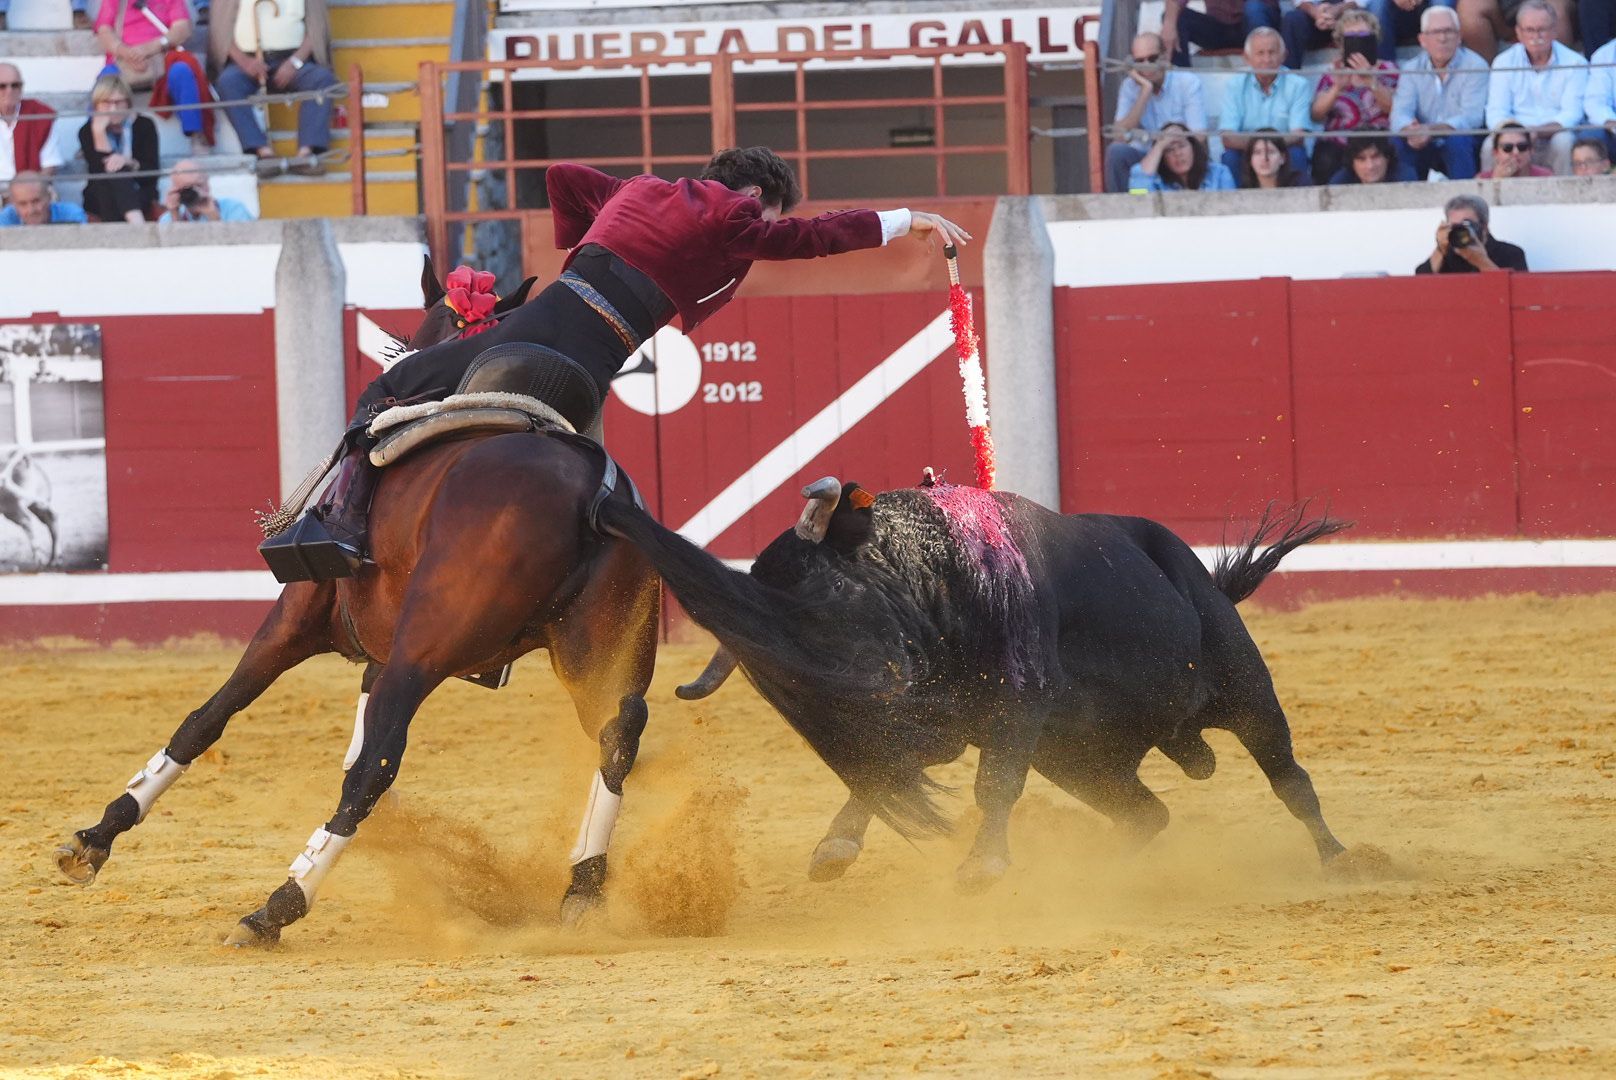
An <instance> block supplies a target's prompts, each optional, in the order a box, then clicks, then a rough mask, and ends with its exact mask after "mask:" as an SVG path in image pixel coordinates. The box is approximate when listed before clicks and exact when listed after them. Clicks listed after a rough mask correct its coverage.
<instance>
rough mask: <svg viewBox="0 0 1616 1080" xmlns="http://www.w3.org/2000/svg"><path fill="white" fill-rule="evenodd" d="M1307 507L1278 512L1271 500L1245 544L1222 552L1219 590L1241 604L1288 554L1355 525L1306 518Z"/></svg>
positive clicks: (1215, 573)
mask: <svg viewBox="0 0 1616 1080" xmlns="http://www.w3.org/2000/svg"><path fill="white" fill-rule="evenodd" d="M1307 507H1308V504H1307V503H1305V502H1303V503H1301V504H1299V505H1297V506H1293V507H1291V508H1290V509H1289V510H1283V511H1279V512H1276V511H1275V509H1274V504H1273V503H1269V504H1268V505H1267V506H1266V507H1265V508H1264V509H1263V513H1262V517H1261V519H1259V520H1258V522H1257V527H1256V528H1255V529H1253V530H1252V532H1251V535H1250V536H1249V537H1247V538H1246V540H1245V541H1244V542H1243V543H1241V544H1238V545H1236V546H1235V547H1234V548H1232V549H1231V548H1227V547H1225V548H1223V549H1222V550H1220V551H1219V552H1218V560H1217V563H1216V565H1214V566H1213V568H1212V583H1213V584H1214V585H1216V586H1217V587H1218V591H1219V592H1221V593H1223V595H1224V596H1227V597H1228V598H1229V599H1230V600H1232V601H1233V602H1234V603H1236V604H1238V603H1239V602H1240V601H1242V600H1244V599H1245V598H1246V597H1248V596H1250V595H1251V594H1252V593H1254V592H1256V591H1257V586H1259V585H1261V584H1262V583H1263V579H1264V578H1266V577H1267V576H1268V575H1269V574H1271V573H1273V572H1274V570H1275V569H1276V568H1277V567H1278V566H1279V561H1280V560H1281V559H1283V558H1284V557H1285V556H1287V555H1289V554H1290V553H1291V552H1293V551H1295V550H1296V549H1297V548H1299V547H1301V546H1302V545H1303V544H1310V543H1312V542H1313V541H1315V540H1317V539H1319V538H1320V537H1323V536H1329V535H1330V534H1331V533H1338V532H1340V531H1341V530H1342V529H1348V528H1351V527H1352V522H1350V521H1333V520H1331V519H1330V518H1329V517H1322V518H1319V519H1318V520H1317V521H1304V520H1303V519H1304V517H1305V515H1306V514H1307ZM1259 548H1260V549H1261V550H1260V551H1259V550H1258V549H1259Z"/></svg>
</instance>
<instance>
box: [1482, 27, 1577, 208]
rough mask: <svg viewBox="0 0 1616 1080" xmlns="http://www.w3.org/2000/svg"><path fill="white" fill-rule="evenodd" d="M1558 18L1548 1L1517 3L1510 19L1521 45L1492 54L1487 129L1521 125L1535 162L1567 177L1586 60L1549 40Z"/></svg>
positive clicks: (1488, 152) (1484, 149) (1486, 152)
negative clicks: (1529, 134)
mask: <svg viewBox="0 0 1616 1080" xmlns="http://www.w3.org/2000/svg"><path fill="white" fill-rule="evenodd" d="M1558 18H1559V16H1558V15H1557V14H1556V12H1555V9H1554V5H1553V4H1551V3H1550V2H1549V0H1522V3H1521V7H1520V11H1519V12H1517V14H1516V16H1515V29H1516V30H1517V32H1519V34H1520V38H1521V43H1520V44H1519V45H1511V46H1510V47H1509V48H1507V49H1505V50H1504V51H1503V52H1501V53H1499V54H1498V59H1497V60H1495V61H1493V73H1492V75H1491V76H1490V77H1489V78H1488V87H1487V126H1488V127H1489V128H1492V129H1493V130H1495V131H1496V130H1497V129H1498V128H1499V127H1501V126H1502V125H1503V124H1504V122H1505V121H1508V120H1515V121H1518V122H1519V123H1522V124H1525V125H1526V126H1527V127H1528V128H1530V129H1531V131H1532V146H1533V154H1534V157H1535V159H1536V161H1537V163H1538V164H1539V165H1546V166H1548V167H1549V168H1551V169H1553V170H1554V171H1555V172H1556V173H1557V174H1559V175H1560V176H1569V175H1571V144H1572V143H1573V142H1575V141H1576V138H1577V136H1576V133H1575V132H1574V131H1572V130H1571V129H1572V128H1575V127H1576V126H1577V125H1578V124H1580V123H1582V117H1583V112H1582V99H1583V92H1584V91H1585V90H1586V89H1587V86H1588V61H1586V60H1584V59H1583V58H1582V56H1581V55H1579V54H1578V53H1577V51H1576V50H1575V49H1572V48H1570V47H1569V46H1566V45H1562V44H1560V43H1559V42H1558V41H1555V40H1554V28H1555V25H1556V20H1557V19H1558ZM1491 141H1492V140H1491V139H1490V138H1489V140H1488V142H1489V143H1490V142H1491ZM1491 152H1492V147H1491V146H1483V147H1482V149H1481V153H1482V156H1483V157H1489V156H1491Z"/></svg>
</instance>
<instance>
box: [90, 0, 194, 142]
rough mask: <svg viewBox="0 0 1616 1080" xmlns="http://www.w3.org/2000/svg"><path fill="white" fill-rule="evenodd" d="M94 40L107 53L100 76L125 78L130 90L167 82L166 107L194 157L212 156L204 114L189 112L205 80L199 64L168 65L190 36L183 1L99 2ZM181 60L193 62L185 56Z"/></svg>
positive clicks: (187, 9)
mask: <svg viewBox="0 0 1616 1080" xmlns="http://www.w3.org/2000/svg"><path fill="white" fill-rule="evenodd" d="M94 25H95V39H96V41H97V42H98V43H99V44H100V46H101V48H102V49H104V50H106V54H107V66H106V67H105V68H104V69H103V70H102V74H104V75H105V74H113V75H122V76H123V79H124V81H125V82H126V83H128V84H129V86H130V87H131V88H132V89H135V90H144V89H148V88H151V87H154V86H155V85H156V84H157V83H159V82H165V81H166V86H167V90H166V97H167V103H168V104H169V105H170V106H172V107H174V108H176V109H178V111H179V114H180V126H181V128H183V129H184V131H185V134H186V135H188V136H190V139H191V150H192V152H193V153H198V154H205V153H207V152H208V149H209V146H208V141H207V140H206V138H205V137H204V135H203V129H202V128H203V125H202V112H201V110H199V109H196V108H185V106H187V105H189V106H195V105H198V104H200V103H201V101H202V96H203V85H204V84H203V78H204V77H203V76H202V74H201V68H200V64H199V63H198V62H194V61H192V62H179V63H172V62H169V51H170V49H178V48H179V47H180V46H181V45H183V44H184V42H185V40H186V39H187V38H189V37H190V36H191V11H190V9H189V8H188V7H186V5H185V0H145V2H144V3H143V4H141V5H140V6H139V7H137V6H136V0H101V10H100V11H99V12H98V13H97V14H96V17H95V24H94ZM176 59H177V60H185V61H190V60H191V57H190V56H189V54H187V53H183V52H181V53H180V54H179V56H178V57H176Z"/></svg>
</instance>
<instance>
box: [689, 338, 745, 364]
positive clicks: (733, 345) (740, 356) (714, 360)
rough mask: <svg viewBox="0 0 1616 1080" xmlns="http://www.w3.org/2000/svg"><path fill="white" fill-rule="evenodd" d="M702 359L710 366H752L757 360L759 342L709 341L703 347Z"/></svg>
mask: <svg viewBox="0 0 1616 1080" xmlns="http://www.w3.org/2000/svg"><path fill="white" fill-rule="evenodd" d="M701 358H702V359H703V360H705V361H707V362H708V363H709V364H725V363H733V364H750V363H753V362H755V361H756V360H757V342H755V341H709V342H707V343H706V344H704V345H702V347H701Z"/></svg>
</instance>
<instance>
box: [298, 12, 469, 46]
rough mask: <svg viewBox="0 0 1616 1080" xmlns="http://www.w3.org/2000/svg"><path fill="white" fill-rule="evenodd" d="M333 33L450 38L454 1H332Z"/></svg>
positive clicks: (338, 35)
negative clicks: (362, 2) (372, 2)
mask: <svg viewBox="0 0 1616 1080" xmlns="http://www.w3.org/2000/svg"><path fill="white" fill-rule="evenodd" d="M329 6H330V9H331V34H332V37H333V38H335V39H336V40H337V41H338V43H340V42H341V40H342V39H343V38H397V37H412V36H419V35H428V34H431V35H439V34H441V35H444V36H445V37H447V35H448V33H449V29H450V26H451V25H452V24H453V22H454V5H453V4H418V3H417V4H412V3H378V4H335V3H333V4H330V5H329Z"/></svg>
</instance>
